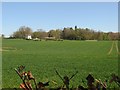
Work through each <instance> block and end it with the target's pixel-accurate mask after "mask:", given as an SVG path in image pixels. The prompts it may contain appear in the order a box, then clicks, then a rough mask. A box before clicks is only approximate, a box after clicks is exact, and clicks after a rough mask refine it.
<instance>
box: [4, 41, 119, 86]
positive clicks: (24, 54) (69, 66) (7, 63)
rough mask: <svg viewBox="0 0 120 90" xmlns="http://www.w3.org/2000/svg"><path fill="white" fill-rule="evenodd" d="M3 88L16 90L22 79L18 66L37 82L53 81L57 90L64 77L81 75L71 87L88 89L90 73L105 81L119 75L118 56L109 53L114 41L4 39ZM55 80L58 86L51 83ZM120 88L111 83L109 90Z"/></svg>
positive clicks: (73, 81)
mask: <svg viewBox="0 0 120 90" xmlns="http://www.w3.org/2000/svg"><path fill="white" fill-rule="evenodd" d="M2 44H3V46H2V48H3V50H2V52H3V53H2V57H3V58H2V60H3V61H2V63H3V67H2V70H3V74H2V75H3V77H2V78H3V88H17V87H19V85H20V83H21V80H20V78H19V77H18V75H17V74H16V73H15V71H14V68H16V67H18V66H19V65H24V66H26V67H27V68H26V70H31V72H32V74H33V76H34V77H35V78H36V79H37V81H41V82H46V81H51V82H50V86H49V87H57V86H60V85H61V84H62V81H61V80H60V79H59V77H58V76H57V75H56V73H55V69H54V68H56V69H57V70H58V72H59V73H60V74H61V76H65V75H68V76H69V77H70V76H71V75H73V73H75V72H76V71H78V74H77V75H76V76H75V77H74V78H73V79H72V80H71V83H70V86H73V87H76V86H78V85H80V84H81V85H84V86H86V85H85V84H84V83H83V81H84V82H86V79H85V78H86V76H87V75H88V74H89V73H91V74H92V75H93V76H94V77H95V78H97V79H101V80H102V81H105V80H106V79H107V80H109V79H110V75H111V74H112V73H115V74H118V54H117V52H116V48H115V47H114V48H113V50H112V52H111V54H110V55H108V52H109V50H110V48H111V45H112V41H32V40H18V39H13V40H12V39H9V40H7V39H3V43H2ZM52 81H55V82H56V83H57V84H54V83H52ZM114 86H116V87H117V85H116V84H114V83H113V84H112V85H110V87H114Z"/></svg>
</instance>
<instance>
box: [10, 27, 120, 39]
mask: <svg viewBox="0 0 120 90" xmlns="http://www.w3.org/2000/svg"><path fill="white" fill-rule="evenodd" d="M28 35H31V36H32V38H39V39H44V38H45V37H55V39H66V40H119V39H120V32H117V33H114V32H102V31H95V30H92V29H89V28H78V27H77V26H75V27H74V28H72V27H64V28H63V29H53V30H49V31H48V32H47V31H44V30H42V29H38V30H36V31H34V32H33V31H32V29H31V28H30V27H26V26H21V27H20V28H19V29H18V30H17V31H15V32H13V34H12V36H11V37H12V38H19V39H25V38H26V37H27V36H28Z"/></svg>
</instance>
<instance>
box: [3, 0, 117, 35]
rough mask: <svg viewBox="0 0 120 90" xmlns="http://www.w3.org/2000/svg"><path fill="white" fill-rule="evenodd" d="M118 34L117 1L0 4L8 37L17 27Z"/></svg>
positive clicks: (4, 32) (5, 32) (4, 29)
mask: <svg viewBox="0 0 120 90" xmlns="http://www.w3.org/2000/svg"><path fill="white" fill-rule="evenodd" d="M75 25H77V26H78V27H80V28H90V29H94V30H97V31H98V30H100V31H104V32H109V31H113V32H117V31H118V3H117V2H74V3H73V2H56V3H55V2H3V3H2V33H3V34H5V35H11V34H12V33H13V32H14V31H16V30H17V29H18V28H19V27H20V26H28V27H31V28H32V30H33V31H36V30H37V29H43V30H45V31H48V30H51V29H62V28H64V27H74V26H75Z"/></svg>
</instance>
